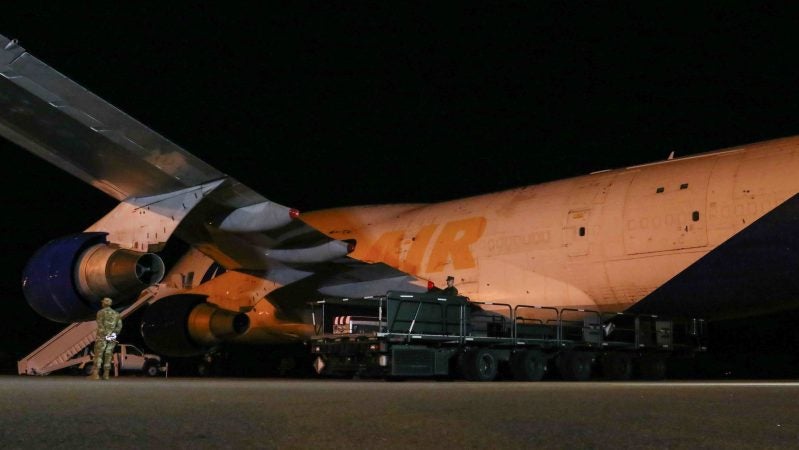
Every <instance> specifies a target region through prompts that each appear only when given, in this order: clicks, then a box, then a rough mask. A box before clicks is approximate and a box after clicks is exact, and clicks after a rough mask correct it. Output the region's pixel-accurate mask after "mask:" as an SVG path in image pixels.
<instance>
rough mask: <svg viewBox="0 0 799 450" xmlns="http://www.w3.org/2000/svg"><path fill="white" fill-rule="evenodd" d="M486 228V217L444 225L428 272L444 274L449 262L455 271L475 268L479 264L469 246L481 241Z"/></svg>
mask: <svg viewBox="0 0 799 450" xmlns="http://www.w3.org/2000/svg"><path fill="white" fill-rule="evenodd" d="M485 227H486V219H485V217H472V218H469V219H463V220H455V221H452V222H449V223H447V224H446V225H444V228H443V229H442V230H441V234H439V235H438V240H437V241H436V243H435V247H434V248H433V251H432V252H431V253H430V259H429V261H428V262H427V272H429V273H433V272H442V271H443V270H444V267H445V266H446V265H447V263H449V262H452V266H453V268H455V269H470V268H472V267H475V266H476V265H477V264H476V262H475V260H474V255H472V252H471V250H469V246H470V245H472V244H474V243H475V242H476V241H477V240H478V239H480V237H481V236H482V235H483V232H485ZM450 257H451V258H452V259H450Z"/></svg>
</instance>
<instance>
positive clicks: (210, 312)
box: [141, 294, 250, 356]
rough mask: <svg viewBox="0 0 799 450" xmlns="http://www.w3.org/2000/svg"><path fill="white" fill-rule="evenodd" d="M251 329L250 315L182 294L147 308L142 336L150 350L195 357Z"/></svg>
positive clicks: (200, 296) (142, 324) (169, 297)
mask: <svg viewBox="0 0 799 450" xmlns="http://www.w3.org/2000/svg"><path fill="white" fill-rule="evenodd" d="M249 328H250V318H249V317H247V315H246V314H244V313H240V312H236V311H229V310H226V309H222V308H218V307H217V306H215V305H213V304H211V303H207V302H206V301H205V296H202V295H195V294H178V295H171V296H168V297H164V298H162V299H160V300H158V301H157V302H155V303H153V304H152V305H150V306H148V307H147V310H146V311H145V312H144V316H143V317H142V321H141V335H142V337H143V338H144V342H145V343H146V344H147V347H149V348H150V349H152V350H153V351H155V352H157V353H159V354H162V355H166V356H194V355H200V354H202V353H205V352H206V351H207V350H208V349H209V348H210V347H212V346H213V345H216V344H218V343H220V342H223V341H226V340H230V339H233V338H235V337H237V336H240V335H241V334H243V333H245V332H246V331H247V330H248V329H249Z"/></svg>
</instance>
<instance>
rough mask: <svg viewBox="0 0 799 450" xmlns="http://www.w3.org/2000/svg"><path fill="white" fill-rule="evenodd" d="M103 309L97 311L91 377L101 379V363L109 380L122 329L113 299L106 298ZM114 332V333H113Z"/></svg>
mask: <svg viewBox="0 0 799 450" xmlns="http://www.w3.org/2000/svg"><path fill="white" fill-rule="evenodd" d="M102 305H103V309H101V310H99V311H97V337H96V338H95V340H94V367H92V374H91V376H90V377H91V378H92V379H94V380H99V379H100V365H102V366H103V379H104V380H107V379H108V375H109V372H110V370H111V362H112V359H111V358H113V356H114V347H116V345H117V341H116V335H117V334H119V332H120V331H122V319H121V318H120V317H119V313H118V312H116V311H114V310H113V309H111V299H109V298H104V299H103V302H102ZM112 334H113V335H112Z"/></svg>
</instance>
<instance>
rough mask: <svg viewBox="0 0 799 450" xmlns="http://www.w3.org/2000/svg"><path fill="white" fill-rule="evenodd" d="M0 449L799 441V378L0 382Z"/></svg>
mask: <svg viewBox="0 0 799 450" xmlns="http://www.w3.org/2000/svg"><path fill="white" fill-rule="evenodd" d="M0 411H2V415H0V448H3V449H12V448H13V449H15V448H20V449H21V448H25V449H30V448H48V449H50V448H89V447H92V448H193V449H194V448H231V449H233V448H235V449H242V448H265V449H271V448H328V449H330V448H332V449H337V448H341V449H344V448H346V449H353V448H381V449H386V448H388V449H392V448H403V449H406V448H415V449H420V448H421V449H424V448H431V449H432V448H435V449H441V448H492V449H493V448H563V449H567V448H568V449H594V448H596V449H603V448H608V449H610V448H613V449H618V448H658V449H664V448H690V449H696V448H714V449H716V448H725V449H736V448H753V449H755V448H757V449H767V448H775V449H776V448H780V449H785V448H799V383H795V382H793V383H781V382H767V383H766V382H755V383H743V382H722V383H712V382H701V383H700V382H684V383H666V382H661V383H607V382H603V383H565V382H541V383H516V382H493V383H470V382H437V381H420V382H416V381H414V382H410V381H406V382H384V381H341V380H323V381H315V380H314V381H311V380H252V379H186V378H170V379H164V378H154V379H147V378H138V377H130V378H118V379H112V380H109V381H100V382H98V381H89V380H86V379H83V378H78V377H66V376H50V377H17V376H8V377H0Z"/></svg>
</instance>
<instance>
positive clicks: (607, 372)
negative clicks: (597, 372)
mask: <svg viewBox="0 0 799 450" xmlns="http://www.w3.org/2000/svg"><path fill="white" fill-rule="evenodd" d="M602 374H603V375H604V377H605V379H606V380H615V381H625V380H629V379H630V377H632V374H633V362H632V359H631V358H630V355H627V354H626V353H620V352H610V353H606V354H605V355H604V356H603V357H602Z"/></svg>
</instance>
